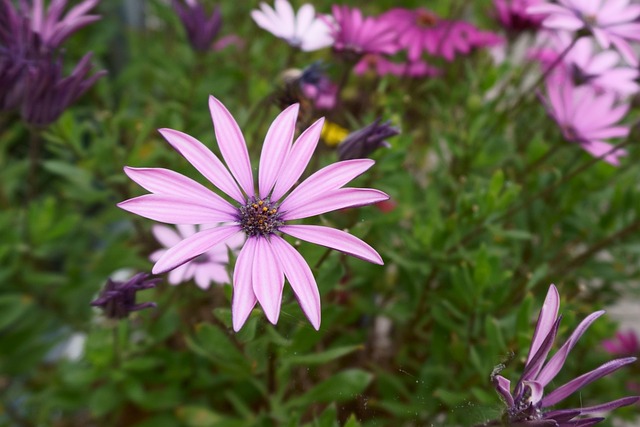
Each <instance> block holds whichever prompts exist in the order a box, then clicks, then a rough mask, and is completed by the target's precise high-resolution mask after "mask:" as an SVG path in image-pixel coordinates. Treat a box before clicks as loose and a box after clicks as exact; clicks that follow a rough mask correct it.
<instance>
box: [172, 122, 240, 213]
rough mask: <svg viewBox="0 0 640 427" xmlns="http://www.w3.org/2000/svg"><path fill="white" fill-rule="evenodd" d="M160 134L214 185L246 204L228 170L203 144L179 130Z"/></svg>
mask: <svg viewBox="0 0 640 427" xmlns="http://www.w3.org/2000/svg"><path fill="white" fill-rule="evenodd" d="M159 132H160V134H162V136H163V137H164V138H165V139H166V140H167V142H169V144H171V146H172V147H173V148H174V149H175V150H176V151H177V152H178V153H180V154H181V155H182V156H183V157H184V158H185V159H187V161H188V162H189V163H191V164H192V165H193V167H194V168H196V169H197V170H198V172H200V173H201V174H202V175H203V176H204V177H205V178H207V179H208V180H209V181H210V182H211V183H212V184H213V185H215V186H216V187H218V188H219V189H220V190H222V191H224V192H225V193H226V194H227V195H228V196H229V197H231V198H232V199H234V200H235V201H237V202H238V203H245V197H244V195H243V194H242V191H240V188H239V187H238V184H236V182H235V181H234V179H233V177H232V176H231V174H230V173H229V171H228V170H227V168H226V167H225V166H224V165H223V164H222V161H220V159H219V158H218V157H217V156H216V155H215V154H213V153H212V152H211V150H209V149H208V148H207V147H205V145H204V144H203V143H201V142H200V141H198V140H197V139H195V138H194V137H192V136H190V135H187V134H186V133H183V132H179V131H177V130H173V129H160V130H159Z"/></svg>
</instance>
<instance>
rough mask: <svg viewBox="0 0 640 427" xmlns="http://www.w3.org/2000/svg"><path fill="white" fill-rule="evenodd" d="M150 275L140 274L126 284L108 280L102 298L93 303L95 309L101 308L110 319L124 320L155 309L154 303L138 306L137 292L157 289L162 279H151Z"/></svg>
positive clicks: (101, 293)
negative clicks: (151, 308)
mask: <svg viewBox="0 0 640 427" xmlns="http://www.w3.org/2000/svg"><path fill="white" fill-rule="evenodd" d="M149 277H150V274H148V273H138V274H136V275H135V276H133V277H132V278H131V279H129V280H128V281H126V282H114V281H113V280H111V279H108V280H107V284H106V285H105V287H104V289H103V290H102V292H100V296H99V297H98V298H97V299H96V300H94V301H92V302H91V305H92V306H94V307H100V308H101V309H102V310H103V311H104V314H105V316H107V317H108V318H110V319H124V318H127V317H129V313H131V312H132V311H138V310H142V309H145V308H150V307H155V306H156V303H154V302H144V303H141V304H136V292H138V291H142V290H145V289H150V288H155V287H156V285H157V284H158V283H160V282H161V281H162V279H159V278H156V279H150V278H149Z"/></svg>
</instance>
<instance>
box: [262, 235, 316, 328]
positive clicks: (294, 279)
mask: <svg viewBox="0 0 640 427" xmlns="http://www.w3.org/2000/svg"><path fill="white" fill-rule="evenodd" d="M271 246H272V247H273V252H274V253H275V254H276V256H277V257H278V259H279V261H280V265H281V266H282V269H283V270H284V274H285V275H286V276H287V279H288V280H289V284H290V285H291V288H292V289H293V292H295V294H296V297H297V298H298V302H299V303H300V307H301V308H302V311H303V312H304V314H305V315H306V316H307V319H309V322H311V325H312V326H313V327H314V328H315V329H316V331H317V330H318V329H320V315H321V311H320V292H319V291H318V285H317V284H316V279H315V278H314V277H313V273H311V269H310V268H309V265H308V264H307V262H306V261H305V260H304V258H303V257H302V255H300V254H299V253H298V251H296V250H295V249H294V248H293V247H292V246H291V245H290V244H289V243H287V242H286V241H285V240H284V239H283V238H282V237H280V236H278V235H275V234H274V235H272V236H271Z"/></svg>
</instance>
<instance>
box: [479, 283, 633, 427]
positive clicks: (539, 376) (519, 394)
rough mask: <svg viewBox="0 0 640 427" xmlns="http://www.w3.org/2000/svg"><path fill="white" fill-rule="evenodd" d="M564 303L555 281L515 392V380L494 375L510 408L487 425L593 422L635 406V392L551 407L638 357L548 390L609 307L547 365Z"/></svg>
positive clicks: (589, 319)
mask: <svg viewBox="0 0 640 427" xmlns="http://www.w3.org/2000/svg"><path fill="white" fill-rule="evenodd" d="M559 307H560V296H559V295H558V290H557V289H556V287H555V286H554V285H551V286H550V287H549V292H548V293H547V297H546V299H545V301H544V304H543V306H542V309H541V310H540V315H539V317H538V322H537V323H536V329H535V332H534V333H533V339H532V342H531V348H530V349H529V356H528V357H527V363H526V364H525V367H524V372H523V373H522V376H521V377H520V379H519V380H518V382H517V383H516V386H515V387H514V388H513V390H511V383H510V381H509V380H508V379H506V378H505V377H503V376H501V375H498V374H496V373H494V374H492V376H491V377H492V381H493V383H494V385H495V387H496V391H497V392H498V393H499V394H500V396H501V397H502V399H503V400H504V402H505V403H506V405H507V409H506V410H505V413H504V417H503V419H502V420H500V421H499V422H496V423H487V424H485V426H498V425H509V426H521V427H525V426H531V427H534V426H539V427H542V426H548V427H553V426H555V427H570V426H573V427H575V426H582V427H586V426H592V425H594V424H598V423H599V422H600V421H603V420H604V418H599V417H592V415H593V414H594V413H600V412H603V411H611V410H613V409H616V408H619V407H621V406H626V405H631V404H633V403H635V402H637V401H638V399H640V397H637V396H632V397H625V398H622V399H618V400H614V401H611V402H607V403H603V404H600V405H596V406H588V407H580V408H576V409H559V410H548V408H550V407H552V406H554V405H556V404H557V403H559V402H561V401H562V400H564V399H565V398H567V397H568V396H570V395H571V394H573V393H575V392H576V391H578V390H580V389H581V388H582V387H584V386H586V385H587V384H590V383H591V382H593V381H595V380H597V379H599V378H602V377H604V376H606V375H609V374H611V373H612V372H614V371H616V370H618V369H620V368H621V367H623V366H625V365H628V364H629V363H633V362H635V360H636V358H635V357H627V358H624V359H616V360H611V361H609V362H607V363H605V364H603V365H601V366H600V367H598V368H596V369H594V370H593V371H590V372H588V373H586V374H584V375H581V376H579V377H577V378H575V379H573V380H571V381H569V382H568V383H566V384H564V385H561V386H560V387H557V388H556V389H555V390H553V391H552V392H550V393H545V387H547V386H548V385H549V384H550V383H551V381H553V379H554V378H555V377H556V375H558V372H560V369H562V366H563V365H564V362H565V361H566V360H567V356H568V355H569V352H570V351H571V349H573V347H574V346H575V345H576V343H577V342H578V340H579V339H580V337H581V336H582V334H584V332H585V331H586V330H587V328H588V327H589V326H590V325H591V324H592V323H593V322H594V321H595V320H596V319H597V318H598V317H600V316H602V315H603V314H604V311H596V312H595V313H592V314H590V315H589V316H587V317H586V318H585V319H584V320H583V321H582V322H581V323H580V324H579V325H578V327H577V328H576V330H575V331H574V332H573V333H572V334H571V336H570V337H569V339H568V340H567V341H566V342H565V343H564V345H563V346H562V347H560V349H559V350H558V351H556V353H555V354H554V355H553V357H552V358H551V359H549V361H548V362H546V363H545V360H546V359H547V356H548V355H549V352H550V351H551V347H552V346H553V343H554V341H555V339H556V335H557V334H558V328H559V326H560V321H561V320H562V316H558V309H559ZM494 372H495V371H494ZM582 416H587V418H582Z"/></svg>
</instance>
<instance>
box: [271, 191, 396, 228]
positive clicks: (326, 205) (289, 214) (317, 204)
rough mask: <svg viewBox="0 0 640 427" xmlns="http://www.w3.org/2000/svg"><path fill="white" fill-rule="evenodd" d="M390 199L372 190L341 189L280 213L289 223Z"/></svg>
mask: <svg viewBox="0 0 640 427" xmlns="http://www.w3.org/2000/svg"><path fill="white" fill-rule="evenodd" d="M388 199H389V196H388V195H387V194H386V193H383V192H382V191H379V190H374V189H370V188H340V189H338V190H334V191H332V192H327V193H321V194H320V195H318V197H317V198H316V199H315V200H311V201H309V202H307V203H305V204H301V205H298V206H293V207H290V208H289V210H285V209H284V208H282V209H281V210H280V212H282V214H283V215H282V218H283V219H284V220H285V221H289V220H294V219H302V218H308V217H310V216H314V215H320V214H323V213H326V212H331V211H335V210H338V209H345V208H354V207H357V206H365V205H370V204H372V203H378V202H382V201H384V200H388ZM287 200H289V199H286V200H285V202H286V201H287ZM283 205H284V203H283Z"/></svg>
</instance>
